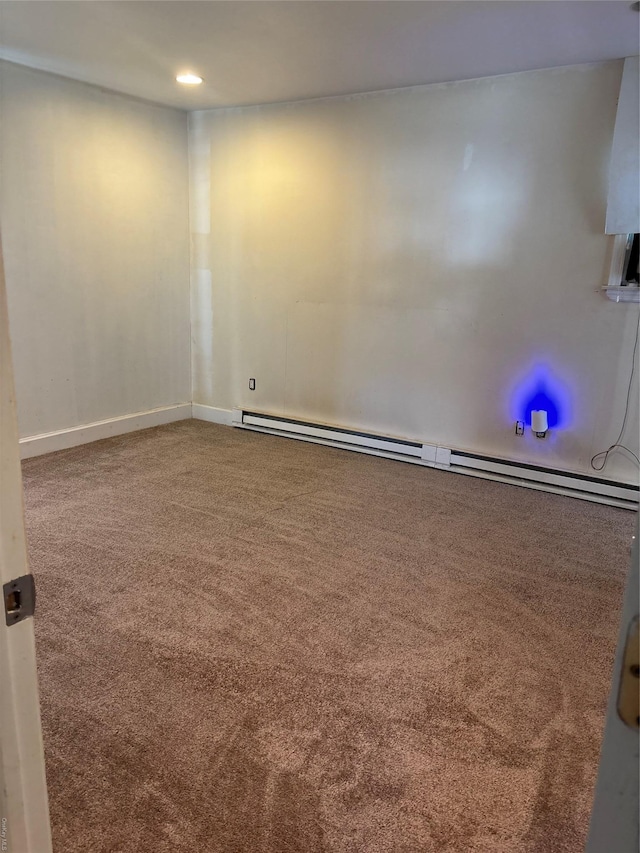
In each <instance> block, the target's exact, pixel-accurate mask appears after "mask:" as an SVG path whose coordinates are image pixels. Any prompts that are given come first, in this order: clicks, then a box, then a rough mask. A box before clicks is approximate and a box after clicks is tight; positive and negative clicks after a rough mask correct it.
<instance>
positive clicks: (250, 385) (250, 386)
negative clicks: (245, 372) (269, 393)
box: [249, 379, 256, 391]
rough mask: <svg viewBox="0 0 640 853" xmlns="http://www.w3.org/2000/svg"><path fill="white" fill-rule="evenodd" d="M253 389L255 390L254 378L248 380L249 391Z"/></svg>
mask: <svg viewBox="0 0 640 853" xmlns="http://www.w3.org/2000/svg"><path fill="white" fill-rule="evenodd" d="M255 390H256V380H255V379H250V380H249V391H255Z"/></svg>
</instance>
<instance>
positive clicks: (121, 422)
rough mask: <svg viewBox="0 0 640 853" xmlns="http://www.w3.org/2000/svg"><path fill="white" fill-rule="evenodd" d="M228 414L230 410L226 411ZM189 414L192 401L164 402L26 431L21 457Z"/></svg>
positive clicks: (40, 454)
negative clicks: (40, 432) (111, 415)
mask: <svg viewBox="0 0 640 853" xmlns="http://www.w3.org/2000/svg"><path fill="white" fill-rule="evenodd" d="M229 415H231V413H229ZM190 417H191V403H181V404H180V405H178V406H163V407H162V408H160V409H149V410H148V411H146V412H136V413H135V414H132V415H122V416H121V417H118V418H108V419H107V420H106V421H96V422H95V423H92V424H83V425H81V426H76V427H70V428H69V429H60V430H57V431H56V432H47V433H44V434H43V435H28V436H26V437H25V438H21V439H20V457H21V458H22V459H30V458H31V457H32V456H42V455H43V454H44V453H53V452H54V451H55V450H67V449H68V448H70V447H78V445H80V444H88V443H89V442H91V441H99V440H100V439H102V438H111V437H112V436H114V435H124V434H125V433H127V432H136V431H137V430H139V429H148V428H149V427H154V426H160V425H161V424H170V423H173V421H183V420H187V419H188V418H190Z"/></svg>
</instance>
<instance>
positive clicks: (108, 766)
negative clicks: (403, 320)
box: [24, 421, 634, 853]
mask: <svg viewBox="0 0 640 853" xmlns="http://www.w3.org/2000/svg"><path fill="white" fill-rule="evenodd" d="M24 475H25V492H26V508H27V527H28V537H29V545H30V555H31V561H32V567H33V570H34V572H35V574H36V578H37V584H38V590H39V601H38V613H37V618H36V631H37V640H38V659H39V660H38V662H39V671H40V679H41V682H40V683H41V694H42V713H43V725H44V733H45V746H46V753H47V769H48V780H49V794H50V799H51V815H52V823H53V832H54V841H55V849H56V851H57V853H80V851H82V853H107V851H108V853H187V851H189V853H319V851H327V853H329V851H330V853H418V851H420V853H425V851H443V853H444V851H447V853H454V851H455V853H461V851H474V853H475V852H476V851H477V853H480V851H486V853H499V851H509V853H515V851H531V852H532V853H533V851H536V853H556V852H557V853H565V852H566V853H577V851H579V850H581V849H582V847H583V844H584V839H585V834H586V830H587V825H588V816H589V811H590V804H591V796H592V789H593V784H594V779H595V773H596V766H597V761H598V751H599V745H600V738H601V732H602V726H603V719H604V708H605V701H606V697H607V692H608V685H609V678H610V669H611V664H612V659H613V652H614V645H615V637H616V633H617V620H618V608H619V605H620V601H621V593H622V586H623V581H624V576H625V574H626V569H627V566H628V547H629V541H630V537H631V534H632V528H633V524H634V516H633V514H632V513H629V512H626V511H624V510H617V509H611V508H608V507H603V506H599V505H596V504H589V503H584V502H581V501H577V500H573V499H571V498H564V497H559V496H554V495H547V494H542V493H540V492H534V491H529V490H526V489H520V488H516V487H512V486H505V485H501V484H497V483H491V482H487V481H483V480H477V479H473V478H470V477H462V476H459V475H453V474H450V473H446V472H440V471H435V470H425V469H422V468H419V467H414V466H412V465H405V464H402V463H398V462H392V461H387V460H383V459H377V458H372V457H367V456H361V455H359V454H356V453H348V452H344V451H339V450H334V449H329V448H324V447H318V446H314V445H311V444H305V443H301V442H295V441H291V440H286V439H280V438H275V437H271V436H264V435H258V434H254V433H249V432H244V431H241V430H234V429H231V428H228V427H217V426H212V425H208V424H203V423H198V422H195V421H187V422H183V423H179V424H174V425H170V426H166V427H160V428H158V429H153V430H147V431H145V432H140V433H136V434H132V435H129V436H124V437H121V438H115V439H109V440H107V441H102V442H99V443H96V444H93V445H89V446H85V447H82V448H78V449H74V450H69V451H64V452H61V453H58V454H54V455H50V456H47V457H41V458H38V459H33V460H30V461H28V462H26V463H25V464H24Z"/></svg>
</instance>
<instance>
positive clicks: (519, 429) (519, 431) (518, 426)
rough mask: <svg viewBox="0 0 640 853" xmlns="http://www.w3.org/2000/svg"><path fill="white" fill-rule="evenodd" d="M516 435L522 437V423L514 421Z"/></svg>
mask: <svg viewBox="0 0 640 853" xmlns="http://www.w3.org/2000/svg"><path fill="white" fill-rule="evenodd" d="M516 435H524V421H516Z"/></svg>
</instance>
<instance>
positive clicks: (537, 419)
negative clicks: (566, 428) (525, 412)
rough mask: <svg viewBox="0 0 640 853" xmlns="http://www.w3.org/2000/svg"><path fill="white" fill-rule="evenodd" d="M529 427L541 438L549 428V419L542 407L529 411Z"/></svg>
mask: <svg viewBox="0 0 640 853" xmlns="http://www.w3.org/2000/svg"><path fill="white" fill-rule="evenodd" d="M531 429H532V430H533V432H535V434H536V435H537V436H538V438H542V437H543V436H544V435H545V433H546V431H547V430H548V429H549V419H548V418H547V413H546V411H545V410H544V409H534V410H533V411H532V412H531Z"/></svg>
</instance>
